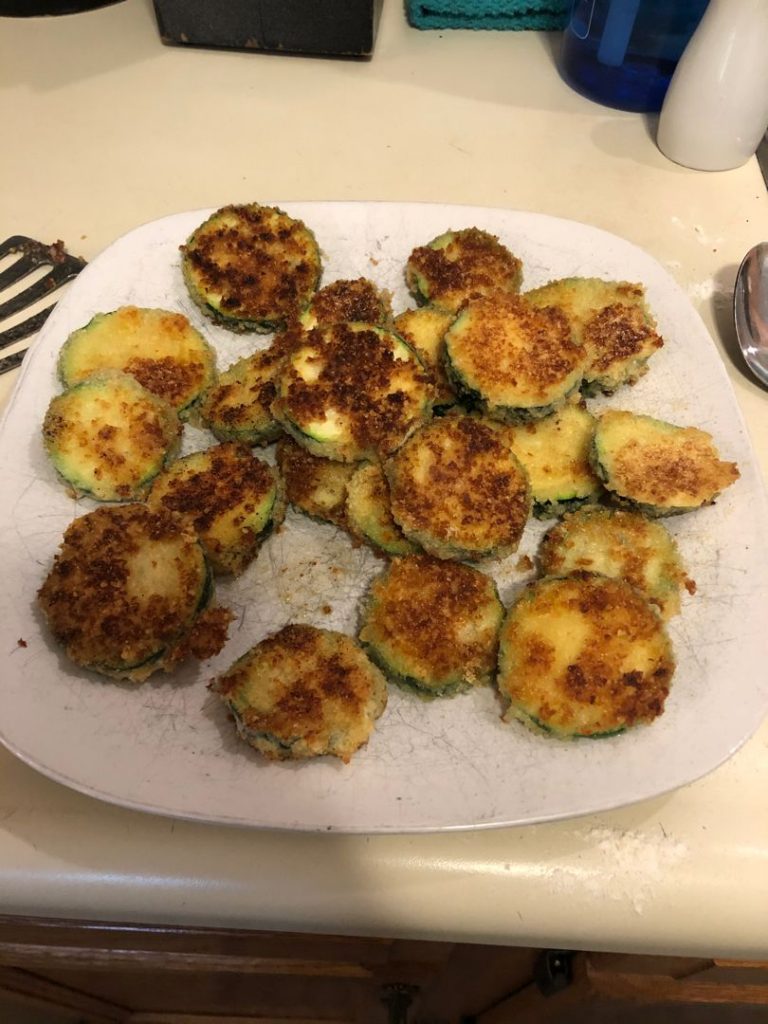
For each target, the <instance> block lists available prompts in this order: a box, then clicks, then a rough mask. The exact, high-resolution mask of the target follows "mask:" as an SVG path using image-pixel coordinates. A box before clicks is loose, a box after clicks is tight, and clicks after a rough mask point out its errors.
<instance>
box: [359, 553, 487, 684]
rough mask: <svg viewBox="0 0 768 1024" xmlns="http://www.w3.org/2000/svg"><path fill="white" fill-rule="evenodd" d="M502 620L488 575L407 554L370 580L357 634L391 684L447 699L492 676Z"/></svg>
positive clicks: (426, 557) (459, 565)
mask: <svg viewBox="0 0 768 1024" xmlns="http://www.w3.org/2000/svg"><path fill="white" fill-rule="evenodd" d="M503 618H504V608H503V606H502V604H501V601H500V600H499V595H498V593H497V591H496V585H495V583H494V582H493V580H492V579H491V578H490V576H486V575H485V574H484V573H482V572H479V571H478V570H477V569H473V568H471V567H470V566H468V565H462V564H461V563H460V562H443V561H440V560H438V559H434V558H430V557H429V556H428V555H410V556H409V557H407V558H395V559H394V560H393V561H392V563H391V564H390V566H389V567H388V568H387V569H386V571H385V572H384V573H383V574H382V575H381V576H380V577H379V578H378V579H376V580H375V581H374V583H373V585H372V587H371V590H370V593H369V595H368V598H367V600H366V603H365V606H364V609H363V614H362V627H361V629H360V633H359V637H360V640H361V641H362V643H363V645H364V647H365V649H366V650H367V651H368V653H369V654H370V656H371V658H372V659H373V660H374V661H375V662H376V664H377V665H379V666H380V668H381V669H382V670H383V671H384V673H385V675H386V676H387V677H388V678H389V679H390V680H391V681H392V682H393V683H397V684H398V686H401V687H403V688H404V689H407V690H411V691H412V692H415V693H416V694H418V695H419V696H420V697H425V698H434V697H448V696H453V695H454V694H457V693H461V692H463V691H465V690H469V689H470V688H471V687H473V686H483V685H488V684H490V683H491V682H492V681H493V677H494V674H495V670H496V655H497V650H498V637H499V628H500V626H501V622H502V619H503Z"/></svg>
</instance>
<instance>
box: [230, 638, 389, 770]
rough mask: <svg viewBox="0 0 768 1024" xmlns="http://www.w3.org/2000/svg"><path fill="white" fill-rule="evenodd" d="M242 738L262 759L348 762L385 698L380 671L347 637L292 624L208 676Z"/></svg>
mask: <svg viewBox="0 0 768 1024" xmlns="http://www.w3.org/2000/svg"><path fill="white" fill-rule="evenodd" d="M211 689H212V690H213V691H214V692H215V693H218V694H219V695H220V696H221V698H222V699H223V700H224V701H225V703H226V704H227V705H228V707H229V708H230V709H231V711H232V712H233V714H234V715H235V718H236V720H237V725H238V729H239V731H240V733H241V735H242V736H243V738H244V739H245V740H246V741H247V742H248V743H250V744H251V745H252V746H254V747H256V749H258V750H260V751H261V752H262V753H263V754H265V755H266V756H267V757H270V758H279V759H283V758H307V757H319V756H321V755H324V754H332V755H334V756H335V757H339V758H341V759H342V760H343V761H345V762H346V761H349V759H350V758H351V756H352V754H354V752H355V751H356V750H358V749H359V747H361V746H362V745H363V744H364V743H366V742H367V740H368V739H369V737H370V735H371V732H372V731H373V727H374V723H375V720H376V719H377V718H378V717H379V715H380V714H381V713H382V711H383V710H384V708H385V706H386V703H387V691H386V682H385V680H384V677H383V676H382V674H381V673H380V672H379V670H378V669H377V668H376V666H375V665H373V664H372V663H371V662H370V661H369V659H368V658H367V657H366V655H365V653H364V652H363V651H362V650H361V649H360V647H359V646H358V645H357V644H356V643H355V641H354V640H352V639H351V637H348V636H344V635H343V634H341V633H334V632H331V631H330V630H323V629H317V628H315V627H314V626H306V625H298V624H292V625H288V626H285V627H283V629H281V630H279V631H278V632H277V633H273V634H272V635H271V636H269V637H267V638H266V639H265V640H262V641H261V643H259V644H257V645H256V646H255V647H253V648H251V650H250V651H249V652H248V653H247V654H246V655H244V656H243V657H242V658H240V659H239V660H238V661H237V662H235V664H234V665H233V666H232V667H231V668H230V669H229V670H228V671H227V672H225V673H224V674H223V675H221V676H219V677H218V678H217V679H216V680H214V681H213V683H211Z"/></svg>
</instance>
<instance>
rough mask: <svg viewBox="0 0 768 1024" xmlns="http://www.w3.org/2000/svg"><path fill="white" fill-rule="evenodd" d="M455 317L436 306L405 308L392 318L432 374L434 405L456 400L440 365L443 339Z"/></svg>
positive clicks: (442, 361) (438, 405) (441, 363)
mask: <svg viewBox="0 0 768 1024" xmlns="http://www.w3.org/2000/svg"><path fill="white" fill-rule="evenodd" d="M454 319H455V314H454V313H451V312H450V311H448V310H445V309H440V308H439V307H438V306H420V307H419V308H418V309H406V310H405V312H404V313H400V315H399V316H397V317H395V330H396V331H397V333H398V334H400V335H402V337H403V338H405V340H406V341H407V342H408V344H409V345H410V346H411V347H412V348H413V349H414V350H415V351H416V353H417V354H418V356H419V358H420V359H421V361H422V363H423V364H424V366H425V367H426V369H427V371H428V372H429V374H430V375H431V377H432V385H433V387H434V389H435V399H434V404H435V407H436V408H438V407H440V406H447V405H454V404H455V402H456V400H457V399H456V392H455V391H454V388H453V385H452V384H451V382H450V381H449V380H448V375H447V374H446V372H445V366H444V365H443V363H444V360H443V351H444V348H445V346H444V344H443V339H444V338H445V332H446V331H447V330H448V328H449V327H450V326H451V324H452V323H453V321H454Z"/></svg>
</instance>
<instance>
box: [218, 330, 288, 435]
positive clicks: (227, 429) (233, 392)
mask: <svg viewBox="0 0 768 1024" xmlns="http://www.w3.org/2000/svg"><path fill="white" fill-rule="evenodd" d="M284 355H285V352H284V350H283V349H282V347H281V346H279V345H272V346H271V347H270V348H268V349H265V350H264V351H261V352H254V353H253V354H252V355H250V356H246V357H245V358H244V359H238V361H237V362H236V363H233V364H232V366H230V367H228V368H227V369H226V370H225V371H224V372H223V373H222V374H220V375H219V379H218V380H217V381H216V383H215V384H213V385H212V386H211V387H210V388H208V390H207V391H206V392H205V394H204V395H203V397H202V399H201V401H200V410H199V411H200V420H201V422H202V423H203V424H204V425H205V426H206V427H208V428H209V430H211V431H212V432H213V435H214V437H216V438H217V439H218V440H219V441H241V442H242V443H243V444H249V445H253V446H256V445H265V444H270V442H272V441H276V440H277V438H278V437H279V436H280V434H282V429H281V427H280V424H279V423H278V422H277V420H276V419H275V417H274V416H273V415H272V408H271V407H272V402H274V400H275V396H276V395H277V384H276V381H277V376H278V373H279V370H280V366H281V363H282V360H283V357H284Z"/></svg>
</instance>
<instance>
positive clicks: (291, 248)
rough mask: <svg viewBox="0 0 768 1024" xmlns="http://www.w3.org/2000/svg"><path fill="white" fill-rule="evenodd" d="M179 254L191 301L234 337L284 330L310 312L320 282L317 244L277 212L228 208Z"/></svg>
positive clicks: (256, 206)
mask: <svg viewBox="0 0 768 1024" xmlns="http://www.w3.org/2000/svg"><path fill="white" fill-rule="evenodd" d="M181 252H182V260H181V268H182V272H183V275H184V281H185V283H186V285H187V289H188V291H189V294H190V297H191V298H192V300H193V301H194V302H195V303H196V304H197V305H198V306H199V307H200V309H201V310H202V311H203V313H204V314H205V315H206V316H207V317H209V318H210V319H211V320H213V321H214V323H217V324H220V325H221V326H222V327H227V328H229V330H231V331H260V332H266V333H269V332H270V331H275V330H280V329H281V328H282V327H285V325H286V324H287V323H288V322H289V321H291V320H292V319H294V318H295V317H297V316H299V315H300V314H301V313H302V312H303V311H304V310H305V309H306V307H307V305H308V304H309V301H310V299H311V298H312V296H313V295H314V293H315V291H316V290H317V286H318V284H319V282H320V275H321V269H322V268H321V262H320V250H319V249H318V246H317V242H316V240H315V236H314V235H313V234H312V232H311V231H310V229H309V228H308V227H307V226H306V224H304V223H303V222H302V221H300V220H296V219H295V218H293V217H290V216H289V215H288V214H287V213H285V212H284V211H283V210H279V209H278V208H277V207H274V206H260V205H259V204H258V203H250V204H246V205H240V206H235V205H232V206H224V207H222V209H220V210H217V211H216V213H214V214H212V215H211V216H210V217H209V218H208V220H206V221H205V222H204V223H203V224H201V225H200V226H199V227H198V228H196V229H195V231H193V232H192V234H191V235H190V237H189V239H188V240H187V242H186V244H185V245H183V246H182V247H181Z"/></svg>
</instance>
